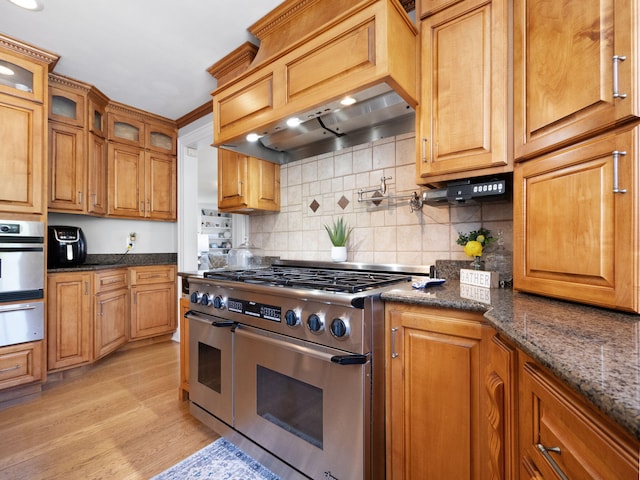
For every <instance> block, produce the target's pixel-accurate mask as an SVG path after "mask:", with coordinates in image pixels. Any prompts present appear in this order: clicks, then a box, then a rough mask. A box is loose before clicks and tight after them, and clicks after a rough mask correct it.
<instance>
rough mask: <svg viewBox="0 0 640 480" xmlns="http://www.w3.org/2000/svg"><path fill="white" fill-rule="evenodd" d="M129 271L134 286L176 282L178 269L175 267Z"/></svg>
mask: <svg viewBox="0 0 640 480" xmlns="http://www.w3.org/2000/svg"><path fill="white" fill-rule="evenodd" d="M129 271H130V274H131V279H130V280H131V285H132V286H133V285H149V284H152V283H167V282H175V281H176V267H175V266H173V265H159V266H150V267H133V268H130V269H129Z"/></svg>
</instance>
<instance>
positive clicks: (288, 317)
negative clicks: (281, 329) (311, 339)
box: [284, 310, 300, 327]
mask: <svg viewBox="0 0 640 480" xmlns="http://www.w3.org/2000/svg"><path fill="white" fill-rule="evenodd" d="M284 321H285V322H286V323H287V325H288V326H290V327H295V326H296V325H299V324H300V317H299V316H298V314H297V313H296V312H295V311H293V310H287V313H285V314H284Z"/></svg>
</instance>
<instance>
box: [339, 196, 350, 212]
mask: <svg viewBox="0 0 640 480" xmlns="http://www.w3.org/2000/svg"><path fill="white" fill-rule="evenodd" d="M338 205H340V208H341V209H343V210H344V209H345V208H347V205H349V200H348V199H347V197H345V196H344V195H343V196H342V197H340V200H338Z"/></svg>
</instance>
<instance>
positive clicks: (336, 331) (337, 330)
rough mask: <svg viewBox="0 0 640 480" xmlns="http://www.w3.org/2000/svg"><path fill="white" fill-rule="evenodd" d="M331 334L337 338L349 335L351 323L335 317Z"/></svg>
mask: <svg viewBox="0 0 640 480" xmlns="http://www.w3.org/2000/svg"><path fill="white" fill-rule="evenodd" d="M330 330H331V335H333V336H334V337H336V338H342V337H346V336H348V335H349V324H348V323H347V321H346V320H343V319H341V318H334V319H333V321H332V322H331V328H330Z"/></svg>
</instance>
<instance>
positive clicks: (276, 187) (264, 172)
mask: <svg viewBox="0 0 640 480" xmlns="http://www.w3.org/2000/svg"><path fill="white" fill-rule="evenodd" d="M218 210H219V211H221V212H235V213H249V212H251V211H254V210H267V211H276V212H277V211H280V165H278V164H275V163H271V162H268V161H266V160H261V159H259V158H254V157H248V156H246V155H242V154H240V153H236V152H232V151H230V150H225V149H222V148H219V149H218Z"/></svg>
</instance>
